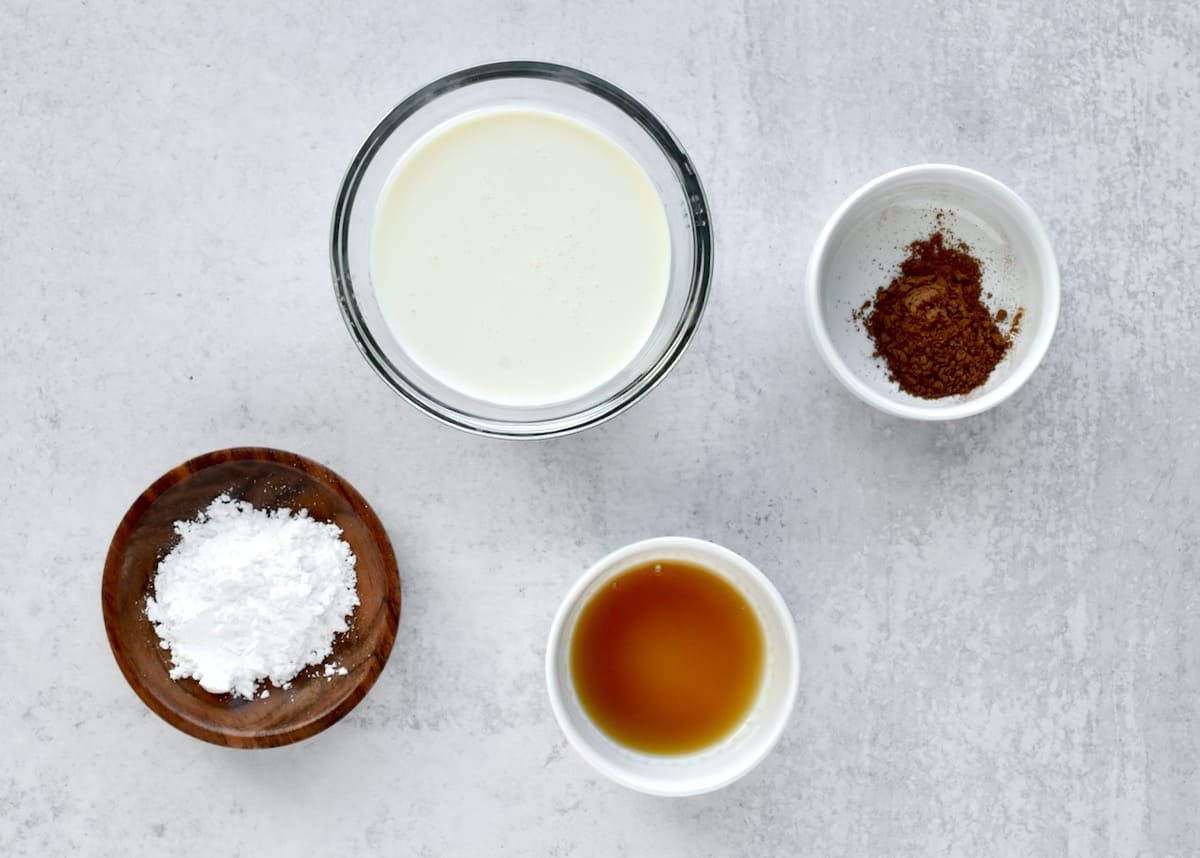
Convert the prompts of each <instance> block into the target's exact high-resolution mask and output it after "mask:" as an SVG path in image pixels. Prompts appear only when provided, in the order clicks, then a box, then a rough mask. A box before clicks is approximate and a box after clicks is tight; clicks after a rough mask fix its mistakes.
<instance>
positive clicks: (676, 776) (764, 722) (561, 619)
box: [546, 536, 800, 796]
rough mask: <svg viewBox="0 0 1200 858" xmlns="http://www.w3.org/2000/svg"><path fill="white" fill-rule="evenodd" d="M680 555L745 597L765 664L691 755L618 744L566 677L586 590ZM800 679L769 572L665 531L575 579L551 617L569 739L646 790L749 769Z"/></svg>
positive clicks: (709, 784) (715, 785) (782, 718)
mask: <svg viewBox="0 0 1200 858" xmlns="http://www.w3.org/2000/svg"><path fill="white" fill-rule="evenodd" d="M663 559H666V560H683V561H687V562H691V563H694V564H696V565H698V566H702V567H703V568H705V569H709V570H711V571H712V572H715V573H716V574H718V575H721V576H722V577H723V578H725V579H726V580H727V581H729V582H730V583H731V584H733V586H735V587H736V588H737V589H738V591H739V592H740V593H741V594H742V595H743V596H744V597H745V598H746V599H747V600H748V601H749V602H750V605H751V606H752V607H753V608H754V611H755V613H756V614H757V616H758V619H759V622H760V623H761V625H762V630H763V637H764V640H765V643H766V665H765V667H764V670H763V681H762V687H761V688H760V689H759V695H758V699H757V700H756V701H755V704H754V707H753V709H752V710H751V712H750V715H749V716H747V718H746V720H745V721H744V722H743V723H742V724H741V726H740V727H738V728H737V729H736V730H735V731H734V732H733V734H732V735H730V736H728V737H727V738H726V739H724V740H723V741H721V742H720V743H718V744H716V745H713V746H712V747H709V748H705V749H704V750H702V751H698V752H696V753H693V754H680V755H671V756H668V755H657V754H646V753H642V752H640V751H635V750H632V749H630V748H627V747H625V746H624V745H620V744H617V743H616V742H614V741H613V740H612V739H610V738H608V736H607V735H605V734H604V733H603V732H601V731H600V728H598V727H597V726H596V725H595V724H594V723H593V722H592V721H591V719H590V718H588V716H587V713H586V712H584V710H583V706H582V704H581V703H580V702H579V696H578V694H577V693H576V691H575V685H574V682H573V680H572V678H571V637H572V635H573V633H574V630H575V624H576V622H577V621H578V619H579V615H580V612H581V611H582V609H583V607H584V605H586V604H587V602H588V601H589V600H590V599H591V597H592V596H593V595H594V594H595V593H596V592H597V591H598V590H599V589H601V588H602V587H604V586H605V585H606V584H607V583H608V582H609V581H610V580H612V579H613V578H614V577H616V576H617V575H620V574H621V573H622V572H625V571H628V570H629V569H631V568H633V567H635V566H638V565H640V564H643V563H646V562H649V561H652V560H663ZM799 684H800V652H799V647H798V645H797V643H796V628H795V624H794V623H793V621H792V615H791V612H790V611H789V610H788V607H787V604H786V603H785V602H784V601H783V597H782V596H780V595H779V591H778V590H776V589H775V586H774V585H773V584H772V583H771V582H770V580H768V579H767V576H766V575H764V574H763V573H762V572H760V571H759V570H758V569H757V568H755V567H754V566H753V565H752V564H751V563H750V562H749V561H747V560H745V559H744V558H742V557H740V556H739V555H737V554H735V553H733V552H732V551H730V550H729V549H727V548H722V547H721V546H719V545H714V544H713V543H711V542H705V541H704V540H701V539H689V538H686V537H677V536H666V537H660V538H657V539H647V540H644V541H642V542H636V543H634V544H633V545H627V546H625V547H624V548H621V549H619V550H617V551H614V552H613V553H612V554H609V555H608V556H607V557H605V558H604V559H603V560H601V561H600V562H599V563H597V564H596V565H595V566H593V567H592V568H591V569H589V570H588V571H587V572H586V573H584V575H583V577H582V578H580V579H579V580H578V581H577V582H576V583H575V586H574V587H572V588H571V592H570V593H568V594H567V598H566V599H565V600H564V601H563V603H562V606H561V607H560V608H559V609H558V614H557V615H556V616H555V617H554V624H553V625H552V626H551V628H550V640H549V643H548V645H547V647H546V685H547V688H548V689H549V692H550V706H551V708H553V710H554V717H555V718H556V719H558V724H559V726H560V727H561V728H562V731H563V733H564V734H565V735H566V737H567V741H569V742H570V743H571V745H572V746H573V747H574V748H575V750H576V751H578V752H579V754H580V756H582V757H583V758H584V759H585V760H586V761H587V762H588V763H590V764H591V765H592V766H593V767H594V768H595V769H596V771H598V772H600V773H601V774H603V775H606V776H607V777H609V778H611V779H612V780H614V781H616V782H617V783H619V784H621V785H623V786H626V787H629V788H630V789H635V790H638V791H639V792H644V793H648V794H650V795H663V796H685V795H698V794H700V793H705V792H711V791H713V790H716V789H720V788H721V787H723V786H726V785H728V784H730V783H733V782H734V781H735V780H737V779H738V778H740V777H742V776H743V775H744V774H746V773H747V772H749V771H750V770H751V769H753V768H754V767H755V766H756V765H758V764H759V763H760V762H761V761H762V760H763V758H764V757H766V755H767V753H768V752H769V751H770V750H771V748H773V747H774V746H775V743H776V742H777V741H778V740H779V737H780V735H782V733H783V729H784V727H785V726H787V722H788V718H789V717H790V716H791V713H792V707H793V705H794V703H795V700H796V690H797V688H798V687H799Z"/></svg>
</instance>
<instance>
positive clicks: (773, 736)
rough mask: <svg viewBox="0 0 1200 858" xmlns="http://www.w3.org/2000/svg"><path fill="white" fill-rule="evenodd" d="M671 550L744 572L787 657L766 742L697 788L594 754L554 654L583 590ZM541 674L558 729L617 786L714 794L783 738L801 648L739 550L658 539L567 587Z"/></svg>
mask: <svg viewBox="0 0 1200 858" xmlns="http://www.w3.org/2000/svg"><path fill="white" fill-rule="evenodd" d="M671 549H688V550H691V551H694V552H696V553H697V554H700V555H705V554H707V555H709V556H716V557H720V558H721V559H723V560H724V561H726V562H728V563H729V564H730V565H733V566H737V567H738V568H739V569H741V570H742V571H744V572H746V573H747V574H748V575H749V576H750V578H751V579H752V580H753V581H754V582H755V584H756V585H757V587H758V594H759V595H761V596H762V597H763V598H764V599H765V601H766V602H767V606H768V609H769V610H770V611H771V612H772V613H773V614H774V615H775V616H777V617H778V618H779V619H780V620H781V621H782V622H781V625H782V626H783V629H784V650H785V653H784V656H785V658H786V659H787V665H786V667H785V669H786V677H785V687H784V690H783V695H784V701H785V702H784V706H783V709H782V710H781V712H780V713H779V715H778V717H777V718H776V719H775V720H773V721H772V722H771V723H770V724H769V725H767V726H766V727H765V728H764V729H765V730H766V740H765V741H764V742H763V743H762V745H761V747H760V748H759V749H758V750H757V751H756V752H755V753H753V754H748V755H746V756H745V758H744V759H742V760H740V761H739V762H738V764H737V765H736V766H731V767H730V770H729V771H728V772H727V773H726V774H724V775H723V776H722V777H719V778H715V779H713V780H710V781H705V782H701V783H699V784H697V783H696V782H695V781H694V779H692V780H689V781H687V782H685V783H680V782H678V781H676V782H673V781H672V779H671V778H670V777H669V776H667V777H662V778H643V777H639V776H636V775H632V774H630V773H629V772H628V771H627V770H626V769H624V768H622V767H621V766H619V765H615V764H613V763H612V762H611V761H610V760H608V759H607V758H606V757H604V756H602V755H600V754H598V753H596V752H595V751H594V750H593V748H592V745H591V743H590V742H589V741H588V740H587V739H585V738H584V736H583V735H582V734H581V733H580V731H579V730H578V729H576V727H575V724H574V722H573V721H572V720H571V718H570V717H569V716H568V715H567V708H566V703H565V699H566V696H567V695H568V694H569V693H570V691H569V690H568V689H567V688H565V687H564V686H563V685H562V683H560V682H559V680H558V662H557V658H556V655H557V653H558V651H559V648H560V646H561V645H562V643H563V641H564V638H566V637H567V636H568V635H569V634H570V632H571V631H572V629H569V628H567V617H568V615H569V614H570V613H571V612H572V611H573V610H574V608H575V607H576V606H577V605H578V604H579V601H580V599H581V598H582V597H583V594H584V593H585V592H586V591H587V589H588V588H589V587H590V586H591V585H592V584H593V583H594V582H595V581H596V580H598V579H600V578H603V577H604V576H605V575H608V574H610V573H615V572H620V571H621V567H622V564H624V563H625V562H626V561H627V560H628V559H629V558H631V557H633V556H635V555H637V554H641V553H644V552H646V551H655V550H661V551H667V550H671ZM545 670H546V691H547V694H548V696H549V698H550V708H551V710H552V711H553V713H554V719H555V720H556V721H557V722H558V726H559V729H561V730H562V732H563V735H564V736H565V737H566V739H567V742H568V744H570V745H571V747H573V748H574V749H575V751H576V752H577V753H578V754H579V755H580V756H581V757H583V759H584V760H585V761H586V762H587V763H588V764H589V765H590V766H591V767H592V768H594V769H595V770H596V771H598V772H599V773H600V774H602V775H604V776H605V777H607V778H609V779H610V780H612V781H614V782H616V783H618V784H620V785H621V786H624V787H628V788H629V789H632V790H636V791H638V792H641V793H646V794H647V795H657V796H666V797H682V796H690V795H701V794H703V793H708V792H713V791H715V790H718V789H721V788H722V787H726V786H728V785H729V784H731V783H733V782H734V781H737V780H739V779H740V778H742V777H744V776H745V775H747V774H749V773H750V772H751V771H752V770H753V769H754V768H755V767H757V766H758V764H759V763H761V762H762V761H763V760H764V759H766V757H767V755H768V754H770V753H771V751H772V750H773V749H774V747H775V745H776V744H778V742H779V739H780V738H781V737H782V736H783V733H784V731H785V730H786V729H787V726H788V724H789V723H790V722H791V718H792V713H793V711H794V710H795V706H796V697H797V694H798V692H799V688H800V644H799V637H798V635H797V632H796V622H795V619H794V617H793V616H792V612H791V609H790V608H788V605H787V602H786V601H785V600H784V598H783V595H782V594H781V593H780V592H779V590H778V588H776V586H775V585H774V584H773V583H772V582H771V579H770V578H768V577H767V576H766V574H765V573H763V571H762V570H761V569H759V568H758V567H757V566H755V565H754V564H753V563H751V562H750V561H749V560H747V559H746V558H745V557H743V556H741V555H740V554H738V553H737V552H735V551H732V550H730V549H728V548H725V547H724V546H722V545H718V544H716V543H715V542H709V541H707V540H704V539H697V538H695V537H690V536H658V537H653V538H650V539H643V540H640V541H638V542H633V543H630V544H629V545H626V546H624V547H622V548H618V549H617V550H615V551H612V552H610V553H609V554H606V555H605V556H604V557H602V558H600V559H599V560H597V561H596V562H595V563H593V564H592V566H591V567H590V568H589V569H588V570H587V571H586V572H584V573H583V574H582V575H581V576H580V577H579V578H578V579H577V580H576V581H575V583H574V584H572V585H571V589H570V590H569V591H568V592H567V595H566V596H565V597H564V598H563V600H562V602H561V603H560V604H559V607H558V610H557V611H556V612H555V615H554V621H553V622H552V623H551V624H550V633H549V635H548V637H547V641H546V658H545Z"/></svg>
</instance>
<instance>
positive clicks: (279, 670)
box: [146, 495, 358, 698]
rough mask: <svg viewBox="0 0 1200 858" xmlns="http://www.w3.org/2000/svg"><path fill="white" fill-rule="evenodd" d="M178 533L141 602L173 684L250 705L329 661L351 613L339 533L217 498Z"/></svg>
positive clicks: (354, 601) (353, 599) (349, 562)
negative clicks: (266, 683) (187, 683)
mask: <svg viewBox="0 0 1200 858" xmlns="http://www.w3.org/2000/svg"><path fill="white" fill-rule="evenodd" d="M175 532H176V533H178V534H179V536H180V540H179V544H178V545H176V546H175V547H174V548H173V549H172V550H171V552H170V553H169V554H168V555H167V556H166V557H164V558H163V559H162V561H161V562H160V563H159V564H158V569H157V571H156V573H155V578H154V590H155V595H154V598H148V599H147V600H146V616H147V617H149V619H150V622H152V623H153V624H154V629H155V631H157V632H158V637H159V639H160V646H162V647H163V649H169V650H170V651H171V661H172V664H173V667H172V669H171V677H172V678H173V679H179V678H181V677H189V676H190V677H192V678H194V679H196V680H197V681H198V682H199V683H200V685H201V686H203V687H204V689H205V690H207V691H210V692H213V693H214V694H222V693H225V692H230V691H232V692H234V693H235V694H238V695H240V696H242V697H246V698H251V697H253V696H254V693H255V691H256V690H257V688H258V684H259V683H260V682H261V681H262V680H264V679H267V680H270V681H271V682H272V683H274V684H275V685H276V686H280V687H283V686H285V685H288V684H289V683H290V682H291V680H292V679H294V678H295V676H296V674H297V673H299V672H300V671H301V670H303V669H304V668H305V667H306V666H308V665H310V664H320V663H321V662H322V661H324V660H325V659H326V658H327V657H328V656H329V654H330V652H331V651H332V649H333V636H334V635H335V634H337V633H338V632H343V631H345V630H346V628H347V625H346V621H347V618H348V617H349V615H350V614H351V613H352V612H353V611H354V608H355V606H356V605H358V592H357V590H356V589H355V587H356V584H357V576H356V575H355V571H354V554H353V552H351V551H350V546H349V545H347V544H346V543H345V542H344V541H343V540H342V539H341V533H342V531H341V528H339V527H337V526H336V525H333V524H324V523H322V522H318V521H313V520H312V519H311V518H309V516H308V512H307V511H306V510H300V512H299V513H297V514H295V515H293V514H292V511H291V510H288V509H280V510H276V511H273V512H272V511H268V510H260V509H256V508H255V507H254V506H253V505H251V504H249V503H247V502H246V501H234V500H232V499H231V498H230V497H229V496H228V495H221V496H220V497H218V498H217V499H216V500H214V501H213V502H212V504H211V505H210V506H209V507H208V509H206V510H205V511H204V512H202V513H200V515H199V516H197V518H196V520H195V521H177V522H175ZM264 696H265V695H264Z"/></svg>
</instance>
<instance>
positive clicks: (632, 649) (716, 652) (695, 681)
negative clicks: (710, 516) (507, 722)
mask: <svg viewBox="0 0 1200 858" xmlns="http://www.w3.org/2000/svg"><path fill="white" fill-rule="evenodd" d="M765 649H766V647H765V644H764V641H763V632H762V626H761V625H760V624H759V621H758V617H757V616H755V613H754V609H753V608H751V606H750V603H749V602H747V601H746V598H745V597H744V596H742V594H741V593H739V592H738V591H737V589H736V588H734V587H733V585H731V584H729V583H728V582H727V581H726V580H725V579H724V578H722V577H720V576H719V575H717V574H715V573H713V572H710V571H708V570H707V569H703V568H701V567H699V566H695V565H692V564H690V563H683V562H679V561H674V560H661V561H655V562H651V563H647V564H645V565H643V566H637V567H635V568H633V569H631V570H629V571H628V572H623V573H622V574H621V575H619V576H617V577H616V578H614V579H613V580H612V581H610V582H609V583H608V584H607V585H606V586H605V587H604V588H603V589H602V590H600V591H599V592H597V593H596V594H595V595H594V596H592V598H591V599H590V600H589V601H588V602H587V604H586V605H584V607H583V611H582V612H581V613H580V616H579V621H578V623H577V624H576V626H575V633H574V635H573V636H572V638H571V675H572V678H573V679H574V682H575V690H576V693H577V694H578V695H579V701H580V702H581V703H582V704H583V708H584V710H585V711H586V712H587V714H588V715H589V716H590V717H591V719H592V721H594V722H595V723H596V725H597V726H599V727H600V729H601V730H603V731H604V732H605V733H606V734H608V736H609V737H610V738H612V739H613V740H614V741H616V742H618V743H620V744H622V745H626V746H627V747H630V748H633V749H635V750H638V751H644V752H648V753H652V754H686V753H691V752H694V751H698V750H701V749H702V748H705V747H707V746H709V745H713V744H716V743H717V742H719V741H721V740H722V739H723V738H725V737H726V736H728V735H729V734H730V733H731V732H733V730H734V729H735V728H736V727H738V725H739V724H741V723H742V722H743V721H744V720H745V719H746V716H747V715H749V714H750V710H751V709H752V708H753V705H754V701H755V698H756V697H757V696H758V691H759V686H760V685H761V683H762V675H763V662H764V660H765Z"/></svg>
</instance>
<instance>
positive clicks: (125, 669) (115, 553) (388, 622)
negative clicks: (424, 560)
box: [100, 447, 402, 749]
mask: <svg viewBox="0 0 1200 858" xmlns="http://www.w3.org/2000/svg"><path fill="white" fill-rule="evenodd" d="M244 461H256V462H269V463H272V464H274V465H277V466H280V467H286V468H292V469H296V470H300V471H303V472H304V473H306V474H307V475H308V476H310V477H312V478H313V479H314V480H315V481H316V482H318V483H320V484H322V485H323V486H324V487H325V488H326V489H327V490H329V491H332V492H336V493H340V494H341V495H342V496H343V497H344V498H345V499H346V501H348V503H349V504H350V507H351V509H352V510H353V513H354V515H355V516H357V517H358V518H359V519H360V520H361V521H362V522H363V524H364V525H366V527H367V530H368V531H369V532H370V534H371V539H372V541H373V542H374V543H375V546H376V548H377V549H378V551H379V553H380V557H381V559H382V561H383V566H384V568H385V571H386V572H387V573H389V574H388V575H387V588H386V590H385V593H384V597H383V607H384V611H383V615H384V618H385V622H384V624H383V626H381V627H380V629H379V633H378V639H377V640H376V641H375V648H374V650H373V652H372V657H371V658H370V659H369V660H368V661H367V662H366V663H365V665H366V666H365V667H364V669H363V670H362V671H361V672H358V671H356V673H357V674H358V676H357V678H356V681H355V683H354V685H353V686H352V687H347V686H343V687H341V688H340V689H338V691H339V693H341V694H342V699H341V700H340V701H338V702H337V704H336V705H335V706H334V707H333V708H332V709H330V710H328V711H326V712H323V713H321V714H319V715H317V716H316V717H310V718H307V719H305V720H302V721H299V722H297V723H295V724H293V725H289V726H281V727H277V728H273V729H271V730H267V731H261V732H255V733H249V732H243V731H222V730H220V729H211V728H209V727H208V726H206V725H205V724H201V723H198V722H196V721H194V720H192V719H190V718H188V717H186V716H184V715H183V714H181V713H180V712H178V711H176V710H175V709H174V708H172V707H171V706H169V705H168V704H167V703H166V702H165V701H164V700H163V699H162V698H161V697H160V696H159V695H158V694H156V693H155V690H154V686H153V684H152V683H150V682H147V681H146V680H145V679H144V678H143V677H142V676H141V675H140V674H139V673H138V671H137V670H136V668H135V665H134V663H133V662H132V660H131V659H130V657H129V656H128V654H127V653H126V645H125V638H124V636H123V635H122V634H121V632H120V628H121V623H120V622H119V618H120V616H121V615H122V611H123V610H126V609H127V608H125V607H123V606H122V605H120V604H118V600H117V596H116V591H117V587H118V583H119V580H120V577H121V567H122V564H123V560H124V557H125V552H126V550H127V549H128V546H129V539H130V537H131V536H132V534H133V532H134V531H135V529H136V528H137V526H138V524H139V523H140V522H141V520H142V518H143V517H144V516H145V515H146V513H147V512H148V511H149V510H150V509H151V508H152V507H153V506H154V504H155V503H157V502H158V500H159V499H160V498H161V497H162V496H163V495H164V494H166V493H167V491H169V490H170V489H171V488H173V487H174V486H176V485H179V484H180V483H182V482H184V481H186V480H188V479H190V478H191V477H193V476H194V475H196V474H198V473H200V472H202V471H205V470H208V469H209V468H214V467H221V466H224V465H229V464H233V463H236V462H244ZM100 602H101V613H102V615H103V619H104V630H105V636H106V638H107V640H108V645H109V649H110V650H111V651H112V655H113V658H114V659H115V661H116V662H117V666H118V667H119V668H120V670H121V675H122V676H124V678H125V681H126V682H127V683H128V685H129V687H130V688H131V689H132V690H133V691H134V693H135V694H137V696H138V698H139V699H141V701H142V703H144V704H145V705H146V707H147V708H148V709H150V711H152V712H154V714H156V715H158V716H159V717H160V718H162V719H163V720H164V721H166V722H167V723H168V724H170V725H171V726H172V727H175V728H176V729H177V730H180V731H181V732H183V733H186V734H188V735H189V736H192V737H193V738H196V739H201V740H203V741H205V742H209V743H210V744H214V745H220V746H222V747H229V748H238V749H259V748H274V747H279V746H282V745H290V744H293V743H295V742H299V741H302V740H304V739H308V738H311V737H312V736H315V735H317V734H318V733H320V732H322V731H324V730H326V729H327V728H329V727H331V726H332V725H334V724H336V723H337V722H338V721H340V720H341V719H342V718H344V717H345V716H346V715H347V714H349V713H350V711H351V710H352V709H354V708H355V707H356V706H357V705H358V704H359V703H361V702H362V700H363V698H365V697H366V696H367V694H368V692H370V690H371V688H372V687H373V686H374V685H375V682H376V680H378V679H379V676H380V674H382V673H383V669H384V667H385V666H386V664H387V661H388V658H389V656H390V655H391V652H392V649H393V647H394V645H395V640H396V634H397V631H398V629H399V623H400V610H401V604H402V596H401V586H400V573H399V568H398V566H397V563H396V554H395V551H394V549H393V548H392V544H391V540H390V539H389V538H388V535H387V531H386V530H385V529H384V527H383V524H382V522H380V520H379V517H378V516H377V515H376V513H375V511H374V509H372V508H371V505H370V504H369V503H367V501H366V499H365V498H364V497H363V496H362V495H361V494H360V493H359V492H358V490H357V489H355V488H354V486H352V485H351V484H350V483H349V482H347V481H346V480H345V479H343V478H342V477H341V476H339V475H338V474H337V473H335V472H334V471H332V470H331V469H329V468H328V467H326V466H325V465H322V464H321V463H319V462H316V461H314V460H312V459H309V458H308V457H306V456H301V455H300V454H298V453H290V452H287V451H285V450H279V449H274V448H271V447H229V448H225V449H220V450H213V451H210V452H208V453H203V454H201V455H199V456H194V457H192V458H190V459H188V460H187V461H185V462H182V463H181V464H179V465H176V466H175V467H174V468H171V469H170V470H169V471H166V472H165V473H163V474H162V476H160V477H159V478H158V479H156V480H155V481H154V482H152V483H151V484H150V485H149V486H147V487H146V488H145V489H144V490H143V491H142V492H141V493H139V494H138V496H137V497H136V498H135V499H134V501H133V503H132V504H130V506H129V509H128V510H127V511H126V512H125V514H124V515H123V516H122V517H121V521H120V523H119V524H118V525H117V529H116V531H115V532H114V534H113V538H112V541H111V542H110V543H109V547H108V552H107V554H106V555H105V560H104V571H103V575H102V577H101V583H100ZM332 687H333V686H331V688H332Z"/></svg>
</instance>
